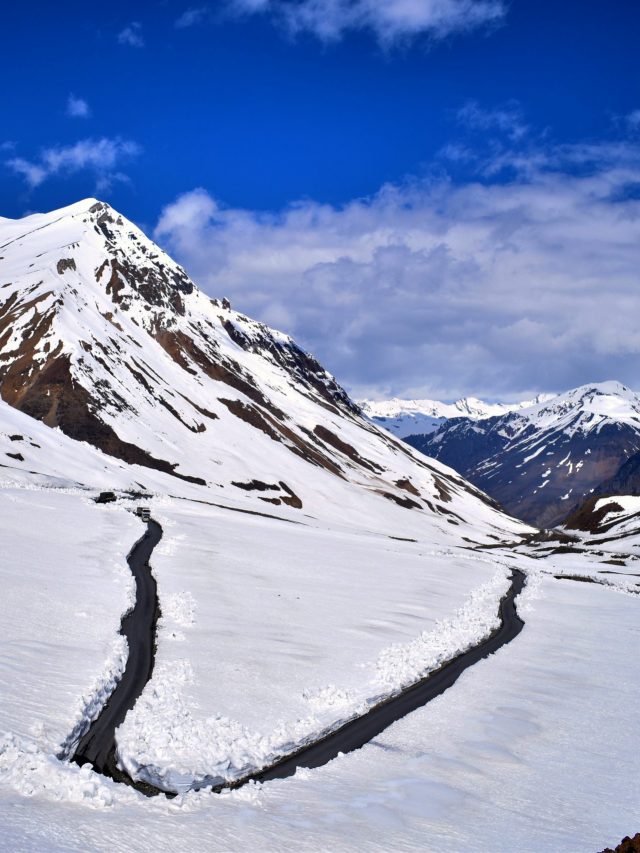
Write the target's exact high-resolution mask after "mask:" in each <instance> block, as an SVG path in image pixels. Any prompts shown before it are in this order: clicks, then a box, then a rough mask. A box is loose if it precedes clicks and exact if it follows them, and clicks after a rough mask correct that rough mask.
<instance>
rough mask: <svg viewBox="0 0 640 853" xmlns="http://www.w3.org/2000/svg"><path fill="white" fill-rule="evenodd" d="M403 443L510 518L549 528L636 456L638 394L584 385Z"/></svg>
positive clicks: (639, 419)
mask: <svg viewBox="0 0 640 853" xmlns="http://www.w3.org/2000/svg"><path fill="white" fill-rule="evenodd" d="M408 441H409V443H411V444H412V445H413V446H414V447H416V448H418V449H419V450H421V451H422V452H424V453H426V454H428V455H429V456H432V457H435V458H438V459H440V460H441V461H443V462H446V463H447V464H449V465H451V466H452V467H454V468H456V469H457V470H458V471H460V472H461V473H462V474H463V475H464V476H466V477H468V478H469V479H470V480H471V481H472V482H474V483H475V484H476V485H478V486H479V487H480V488H482V489H484V490H485V491H486V492H487V493H488V494H490V495H491V496H492V497H494V498H495V499H496V500H497V501H498V502H499V503H501V504H502V506H504V507H505V509H507V510H508V511H509V512H511V513H513V514H514V515H516V516H519V517H521V518H523V519H525V520H527V521H529V522H531V523H535V524H537V525H538V526H551V525H554V524H558V523H560V522H561V521H562V520H563V519H564V518H565V517H566V516H567V515H568V514H570V513H571V512H572V511H573V510H575V508H576V507H577V506H580V505H581V504H582V502H583V501H584V500H585V499H586V498H587V497H588V496H589V495H590V494H591V493H592V492H593V491H594V490H597V489H598V487H599V486H600V484H601V483H602V482H603V481H605V480H607V479H608V478H609V477H611V476H613V475H614V474H615V473H616V472H617V471H618V470H619V469H620V466H621V465H622V464H623V463H624V462H625V461H626V460H627V459H628V458H629V457H631V456H633V454H635V453H636V452H638V450H640V396H639V395H638V394H636V393H635V392H634V391H631V390H630V389H629V388H626V387H625V386H624V385H621V384H620V383H619V382H602V383H599V384H594V385H584V386H581V387H580V388H576V389H574V390H572V391H569V392H567V393H566V394H561V395H559V396H557V397H555V398H553V399H552V400H549V401H546V402H543V403H540V404H538V405H535V406H531V407H529V408H527V409H522V410H521V411H519V412H511V413H509V414H507V415H502V416H501V417H494V418H489V419H487V420H482V421H476V420H470V419H469V418H463V419H459V420H456V421H452V422H450V423H448V424H446V425H445V426H444V427H443V428H442V429H440V430H439V431H438V432H436V433H435V434H433V435H427V436H412V437H410V438H408Z"/></svg>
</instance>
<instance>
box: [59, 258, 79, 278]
mask: <svg viewBox="0 0 640 853" xmlns="http://www.w3.org/2000/svg"><path fill="white" fill-rule="evenodd" d="M75 268H76V262H75V261H74V259H73V258H60V260H59V261H58V263H57V264H56V270H57V271H58V275H62V274H63V273H64V271H65V270H75Z"/></svg>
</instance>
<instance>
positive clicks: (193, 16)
mask: <svg viewBox="0 0 640 853" xmlns="http://www.w3.org/2000/svg"><path fill="white" fill-rule="evenodd" d="M208 15H209V10H208V8H207V7H206V6H194V7H191V8H190V9H187V10H186V11H184V12H183V13H182V15H180V17H179V18H176V21H175V24H174V26H175V27H176V28H177V29H179V30H181V29H186V28H187V27H195V26H197V25H198V24H201V23H203V21H206V19H207V17H208Z"/></svg>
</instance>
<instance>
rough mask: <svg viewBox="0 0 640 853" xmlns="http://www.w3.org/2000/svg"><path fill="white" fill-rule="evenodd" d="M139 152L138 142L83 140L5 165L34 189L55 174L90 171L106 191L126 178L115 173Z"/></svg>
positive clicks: (15, 159) (45, 150)
mask: <svg viewBox="0 0 640 853" xmlns="http://www.w3.org/2000/svg"><path fill="white" fill-rule="evenodd" d="M139 153H140V147H139V146H138V145H137V143H135V142H130V141H128V140H126V139H119V138H115V139H109V138H102V139H81V140H80V141H78V142H76V143H75V144H73V145H67V146H58V147H52V148H45V149H44V150H43V151H42V152H41V154H40V156H39V157H38V158H37V160H36V161H31V160H26V159H24V158H23V157H14V158H12V159H11V160H7V161H6V165H7V166H8V167H9V168H10V169H12V170H13V171H14V172H15V173H16V174H18V175H21V176H22V177H23V178H24V179H25V181H26V182H27V184H28V185H29V187H31V188H34V187H37V186H39V185H40V184H42V183H43V182H44V181H45V180H47V178H50V177H52V176H54V175H59V174H63V175H69V174H73V173H75V172H80V171H83V170H89V171H91V172H93V173H94V174H95V176H96V181H97V186H98V187H102V188H103V189H105V188H107V187H108V186H109V185H110V183H112V182H113V181H115V180H123V178H125V176H124V175H122V174H121V173H117V172H115V173H114V172H113V170H114V169H115V168H116V167H117V166H118V165H119V164H120V163H121V162H123V161H126V160H129V159H131V158H132V157H135V156H136V155H137V154H139Z"/></svg>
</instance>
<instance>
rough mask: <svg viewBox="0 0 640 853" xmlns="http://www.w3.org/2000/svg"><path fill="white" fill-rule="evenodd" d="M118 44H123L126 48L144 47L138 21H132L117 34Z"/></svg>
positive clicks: (140, 26)
mask: <svg viewBox="0 0 640 853" xmlns="http://www.w3.org/2000/svg"><path fill="white" fill-rule="evenodd" d="M118 44H124V45H127V46H128V47H144V38H143V36H142V24H141V23H140V21H132V22H131V23H130V24H127V26H126V27H125V28H124V29H123V30H121V31H120V32H119V33H118Z"/></svg>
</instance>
